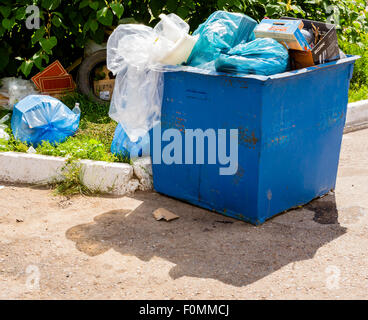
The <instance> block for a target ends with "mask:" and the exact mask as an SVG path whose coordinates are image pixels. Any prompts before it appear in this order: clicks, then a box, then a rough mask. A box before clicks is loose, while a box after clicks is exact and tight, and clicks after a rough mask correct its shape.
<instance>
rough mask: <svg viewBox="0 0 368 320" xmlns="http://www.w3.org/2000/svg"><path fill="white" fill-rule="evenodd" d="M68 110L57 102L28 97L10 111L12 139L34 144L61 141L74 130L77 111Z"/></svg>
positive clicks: (34, 96) (43, 97) (77, 119)
mask: <svg viewBox="0 0 368 320" xmlns="http://www.w3.org/2000/svg"><path fill="white" fill-rule="evenodd" d="M75 109H76V110H73V111H71V110H70V109H69V108H68V107H67V106H66V105H65V104H63V103H62V102H61V101H59V100H58V99H55V98H53V97H50V96H43V95H29V96H28V97H26V98H24V99H23V100H21V101H20V102H18V103H17V104H16V105H15V106H14V109H13V116H12V119H11V127H12V130H13V135H14V137H15V138H16V139H19V140H21V141H22V142H25V143H30V144H33V145H38V144H40V143H41V142H42V141H49V142H50V143H56V142H63V141H64V140H65V139H66V138H67V137H69V136H72V135H73V134H75V132H76V131H77V130H78V126H79V119H80V110H79V108H75Z"/></svg>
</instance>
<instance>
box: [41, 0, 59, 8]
mask: <svg viewBox="0 0 368 320" xmlns="http://www.w3.org/2000/svg"><path fill="white" fill-rule="evenodd" d="M60 2H61V0H42V8H45V9H46V10H55V9H56V8H57V7H58V6H59V5H60Z"/></svg>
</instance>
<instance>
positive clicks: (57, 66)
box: [32, 60, 68, 90]
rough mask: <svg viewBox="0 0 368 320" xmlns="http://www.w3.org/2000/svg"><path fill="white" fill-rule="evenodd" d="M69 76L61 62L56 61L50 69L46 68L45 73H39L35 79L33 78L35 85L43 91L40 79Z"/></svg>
mask: <svg viewBox="0 0 368 320" xmlns="http://www.w3.org/2000/svg"><path fill="white" fill-rule="evenodd" d="M66 74H68V73H67V72H66V70H65V69H64V68H63V66H62V65H61V63H60V61H59V60H56V61H54V62H53V63H51V64H50V65H49V66H48V67H46V68H45V69H44V70H43V71H41V72H39V73H37V74H36V75H35V76H34V77H32V81H33V83H34V84H35V85H36V87H37V88H38V89H39V90H42V89H41V82H40V78H44V77H56V76H62V75H66Z"/></svg>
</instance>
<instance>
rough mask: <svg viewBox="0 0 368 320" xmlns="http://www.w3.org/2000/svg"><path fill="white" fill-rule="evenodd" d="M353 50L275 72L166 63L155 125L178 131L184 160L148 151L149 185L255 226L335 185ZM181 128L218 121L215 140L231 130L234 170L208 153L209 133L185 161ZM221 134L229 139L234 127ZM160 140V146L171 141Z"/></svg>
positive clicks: (213, 124)
mask: <svg viewBox="0 0 368 320" xmlns="http://www.w3.org/2000/svg"><path fill="white" fill-rule="evenodd" d="M357 58H358V57H356V56H349V57H347V58H346V59H341V60H338V61H335V62H330V63H326V64H322V65H318V66H315V67H310V68H306V69H302V70H297V71H291V72H286V73H282V74H277V75H273V76H256V75H229V74H223V73H215V72H207V73H205V72H203V73H198V72H191V71H182V70H179V71H175V70H172V72H166V73H165V75H164V78H165V82H164V83H165V86H164V97H163V105H162V118H161V128H160V127H156V128H154V130H156V132H158V131H157V130H160V133H161V134H164V132H165V130H167V129H177V131H178V132H180V134H181V135H182V141H183V143H182V146H181V148H182V150H181V152H179V155H176V157H177V159H178V157H182V161H181V163H180V161H176V162H175V163H172V164H167V163H165V161H161V162H160V161H157V159H156V160H155V159H153V162H154V163H153V179H154V188H155V190H156V191H157V192H159V193H162V194H165V195H168V196H171V197H174V198H177V199H181V200H184V201H187V202H189V203H192V204H194V205H198V206H200V207H203V208H206V209H209V210H212V211H215V212H218V213H220V214H224V215H227V216H230V217H234V218H237V219H241V220H244V221H247V222H250V223H253V224H255V225H258V224H261V223H263V222H265V220H266V219H269V218H271V217H272V216H274V215H276V214H278V213H280V212H283V211H285V210H288V209H290V208H292V207H295V206H298V205H303V204H305V203H308V202H309V201H311V200H312V199H314V198H316V197H318V196H321V195H324V194H326V193H328V192H329V191H330V190H332V189H334V188H335V183H336V175H337V169H338V162H339V154H340V146H341V140H342V134H343V129H344V125H345V117H346V110H347V103H348V89H349V82H350V79H351V76H352V73H353V68H354V62H355V60H356V59H357ZM187 129H193V130H195V129H201V130H202V131H203V132H205V130H207V129H214V130H215V132H216V133H218V137H217V138H218V141H220V131H221V130H219V129H225V130H227V132H230V130H231V129H237V132H238V135H237V138H238V164H237V170H236V172H235V174H232V175H221V174H220V170H219V169H220V168H223V167H224V166H223V165H222V164H220V163H219V161H217V162H216V163H213V161H212V162H211V163H210V161H208V160H209V158H210V155H209V154H208V152H207V151H206V150H207V149H208V148H207V145H209V142H208V140H206V141H207V144H206V145H205V147H204V153H205V161H204V162H203V163H197V162H196V161H195V160H196V159H195V158H196V155H197V153H198V152H199V151H197V149H196V147H195V146H196V144H197V143H198V144H199V142H198V141H195V140H194V147H193V149H194V154H193V158H194V161H193V164H188V163H186V161H185V152H186V149H185V146H184V141H185V132H186V130H187ZM221 132H222V133H223V130H222V131H221ZM160 138H162V137H160ZM225 138H226V139H227V142H228V143H227V146H228V147H227V148H229V145H230V139H231V135H230V134H228V136H227V137H225ZM162 140H163V141H161V146H159V149H160V151H162V152H163V153H164V152H165V151H164V149H165V147H167V146H168V145H169V144H170V143H171V142H172V140H169V141H165V139H162ZM154 143H155V142H153V144H154ZM153 148H157V145H154V146H153ZM176 151H178V150H176ZM227 151H228V152H230V151H229V150H227ZM217 157H218V156H217ZM217 160H219V159H217Z"/></svg>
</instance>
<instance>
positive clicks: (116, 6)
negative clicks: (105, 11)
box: [110, 3, 124, 19]
mask: <svg viewBox="0 0 368 320" xmlns="http://www.w3.org/2000/svg"><path fill="white" fill-rule="evenodd" d="M110 6H111V9H112V11H113V12H114V13H115V15H116V16H117V17H118V18H119V19H120V18H121V16H122V15H123V13H124V6H123V5H122V4H121V3H112V4H111V5H110Z"/></svg>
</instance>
